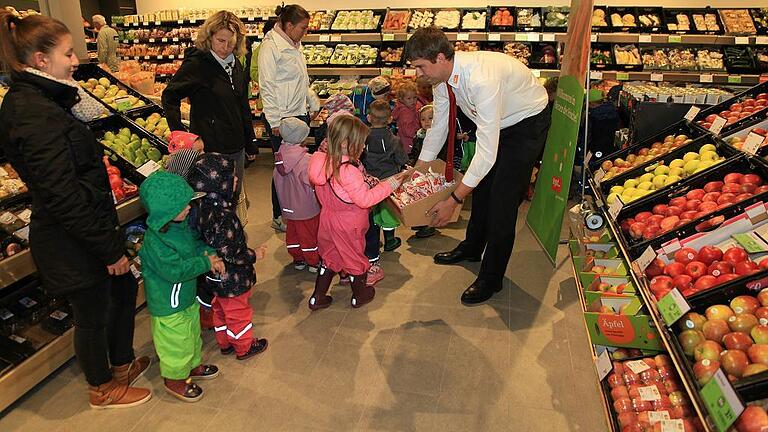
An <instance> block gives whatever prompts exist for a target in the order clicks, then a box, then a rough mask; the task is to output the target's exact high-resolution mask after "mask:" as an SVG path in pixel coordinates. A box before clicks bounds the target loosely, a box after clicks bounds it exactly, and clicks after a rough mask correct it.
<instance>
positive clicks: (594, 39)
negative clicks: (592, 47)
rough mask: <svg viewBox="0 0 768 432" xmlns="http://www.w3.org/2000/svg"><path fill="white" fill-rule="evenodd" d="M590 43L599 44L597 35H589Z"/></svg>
mask: <svg viewBox="0 0 768 432" xmlns="http://www.w3.org/2000/svg"><path fill="white" fill-rule="evenodd" d="M589 41H590V42H597V35H596V34H593V35H589Z"/></svg>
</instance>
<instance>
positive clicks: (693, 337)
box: [677, 330, 706, 357]
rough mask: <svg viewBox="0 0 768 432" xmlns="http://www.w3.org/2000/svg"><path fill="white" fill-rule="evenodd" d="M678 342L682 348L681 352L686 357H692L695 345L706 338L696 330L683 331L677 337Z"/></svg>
mask: <svg viewBox="0 0 768 432" xmlns="http://www.w3.org/2000/svg"><path fill="white" fill-rule="evenodd" d="M677 339H678V340H679V341H680V345H681V346H682V347H683V352H685V355H687V356H688V357H693V350H694V349H695V348H696V346H697V345H699V344H700V343H702V342H704V341H705V340H706V337H704V333H703V332H700V331H698V330H684V331H682V332H680V334H679V335H678V336H677Z"/></svg>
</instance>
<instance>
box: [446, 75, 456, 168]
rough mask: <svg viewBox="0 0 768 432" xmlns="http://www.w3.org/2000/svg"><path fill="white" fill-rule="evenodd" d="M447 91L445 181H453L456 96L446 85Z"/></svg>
mask: <svg viewBox="0 0 768 432" xmlns="http://www.w3.org/2000/svg"><path fill="white" fill-rule="evenodd" d="M445 87H446V88H447V89H448V104H449V106H448V140H447V141H448V142H447V143H446V145H447V146H448V150H447V152H446V161H445V180H446V181H449V182H450V181H453V148H454V146H455V145H456V95H455V94H454V93H453V89H452V88H451V86H450V85H448V83H446V84H445Z"/></svg>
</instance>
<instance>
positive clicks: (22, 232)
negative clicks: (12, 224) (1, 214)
mask: <svg viewBox="0 0 768 432" xmlns="http://www.w3.org/2000/svg"><path fill="white" fill-rule="evenodd" d="M13 235H15V236H16V237H18V238H20V239H22V240H25V241H29V225H27V226H25V227H24V228H21V229H19V230H16V232H14V233H13Z"/></svg>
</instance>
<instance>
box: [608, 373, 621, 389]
mask: <svg viewBox="0 0 768 432" xmlns="http://www.w3.org/2000/svg"><path fill="white" fill-rule="evenodd" d="M605 380H606V381H607V382H608V386H610V387H611V388H616V387H618V386H623V385H624V379H623V378H622V376H621V375H619V374H615V373H610V374H608V376H607V377H606V378H605Z"/></svg>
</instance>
